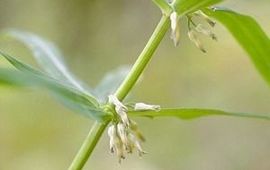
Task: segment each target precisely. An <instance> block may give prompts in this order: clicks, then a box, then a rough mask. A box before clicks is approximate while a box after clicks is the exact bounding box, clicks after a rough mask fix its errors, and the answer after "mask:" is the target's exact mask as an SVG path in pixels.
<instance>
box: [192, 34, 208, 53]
mask: <svg viewBox="0 0 270 170" xmlns="http://www.w3.org/2000/svg"><path fill="white" fill-rule="evenodd" d="M188 37H189V39H190V40H191V41H192V42H193V43H194V44H195V45H196V46H197V47H198V48H199V49H200V50H201V51H202V52H204V53H206V50H205V49H204V47H203V45H202V43H201V41H200V40H199V39H198V37H197V35H196V33H195V32H194V31H193V30H189V31H188Z"/></svg>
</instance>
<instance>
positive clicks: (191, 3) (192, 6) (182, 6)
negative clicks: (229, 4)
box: [172, 0, 223, 16]
mask: <svg viewBox="0 0 270 170" xmlns="http://www.w3.org/2000/svg"><path fill="white" fill-rule="evenodd" d="M222 1H223V0H175V1H174V2H173V4H172V6H173V8H174V10H175V11H176V12H177V13H178V15H180V16H183V15H186V14H188V13H191V12H195V11H197V10H200V9H202V8H204V7H209V6H211V5H215V4H217V3H220V2H222Z"/></svg>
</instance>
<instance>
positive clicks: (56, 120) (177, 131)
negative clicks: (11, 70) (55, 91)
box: [0, 0, 270, 170]
mask: <svg viewBox="0 0 270 170" xmlns="http://www.w3.org/2000/svg"><path fill="white" fill-rule="evenodd" d="M222 5H223V6H226V7H229V8H232V9H234V10H239V11H240V12H242V13H246V14H248V15H252V16H253V17H254V18H255V19H256V20H257V21H258V22H259V23H260V24H261V25H262V26H263V28H264V30H265V31H266V33H267V34H268V35H269V34H270V20H269V16H270V11H269V8H270V2H269V0H260V1H257V0H237V1H234V0H228V1H226V2H225V3H223V4H222ZM160 16H161V14H160V11H159V9H158V8H157V7H156V6H155V5H153V4H152V2H151V1H150V0H135V1H132V0H105V1H98V0H0V29H6V28H17V29H21V30H26V31H29V32H33V33H36V34H38V35H41V36H42V37H45V38H47V39H49V40H51V41H53V42H54V43H55V44H56V45H57V46H58V47H59V48H60V49H61V50H62V51H63V53H64V55H65V60H66V63H68V65H69V67H70V68H71V70H72V71H74V73H75V74H76V75H78V77H80V78H81V79H83V80H85V82H87V84H89V85H90V86H92V87H94V86H95V85H97V84H98V82H99V81H100V80H101V78H102V76H103V75H104V74H105V73H106V72H108V71H110V70H112V69H114V68H117V67H119V66H121V65H127V64H132V63H133V62H134V61H135V59H136V58H137V56H138V54H139V53H140V51H141V50H142V48H143V47H144V44H145V43H146V41H147V39H148V38H149V36H150V35H151V33H152V31H153V29H154V27H155V25H156V24H157V22H158V20H159V18H160ZM181 26H182V30H181V31H182V37H181V43H180V46H179V47H177V48H175V47H174V46H173V43H172V41H171V40H170V38H169V33H168V34H167V35H166V38H165V39H164V40H163V41H162V43H161V45H160V48H159V49H158V50H157V52H156V53H155V55H154V57H153V60H152V62H151V64H150V65H149V66H148V67H147V69H146V71H145V74H144V76H143V81H141V82H140V83H139V84H137V86H136V87H135V88H134V89H133V91H132V93H131V95H130V97H129V100H130V101H144V102H148V103H154V104H160V105H161V106H163V107H173V106H181V107H196V108H198V107H203V108H217V109H223V110H227V111H235V112H256V113H269V114H270V89H269V87H268V85H267V84H266V82H265V81H264V80H263V79H262V77H261V76H260V75H259V74H258V72H257V71H256V70H255V68H254V66H253V64H252V63H251V62H250V60H249V58H248V56H247V54H246V53H245V52H244V51H243V50H242V49H241V48H240V46H239V45H238V44H237V43H236V42H235V41H234V39H233V38H232V37H231V35H230V34H229V33H228V32H227V31H226V30H225V28H224V27H222V26H221V25H220V24H218V25H217V26H216V28H215V29H214V32H216V34H217V36H218V39H219V40H218V42H213V41H211V40H209V39H208V38H207V37H203V36H201V39H202V41H203V42H204V44H205V47H206V49H207V51H208V53H207V54H203V53H201V52H200V51H199V50H197V48H196V47H195V46H194V45H193V44H192V43H191V42H190V41H188V39H187V36H186V27H187V26H186V23H185V19H183V21H181ZM0 48H1V50H3V51H5V52H8V53H10V54H13V55H15V56H19V57H20V58H21V59H22V60H24V61H26V62H28V63H31V64H33V63H34V61H33V60H32V59H31V57H30V56H31V53H30V52H29V51H28V50H27V49H25V48H24V47H23V46H22V45H21V44H19V43H16V42H12V41H0ZM0 64H1V66H6V65H7V64H6V63H5V62H4V61H2V60H0ZM136 121H137V123H138V124H139V126H140V128H141V130H142V131H143V133H144V134H145V136H146V138H147V142H146V143H145V144H144V148H145V150H146V151H148V152H149V154H147V155H145V156H143V158H142V159H140V158H138V157H137V156H128V158H127V160H125V161H123V162H122V164H121V165H120V164H118V161H117V158H116V157H115V156H112V155H111V154H110V153H109V149H108V137H107V136H106V134H104V135H103V137H102V139H101V141H100V143H99V144H98V145H97V147H96V149H95V151H94V153H93V155H92V157H91V159H89V161H88V163H87V165H86V167H85V169H95V170H104V169H111V170H124V169H130V170H178V169H182V170H198V169H199V170H254V169H256V170H269V169H270V161H269V158H270V146H269V144H270V122H269V121H264V120H253V119H244V118H232V117H224V116H216V117H207V118H201V119H197V120H191V121H184V120H178V119H174V118H162V119H154V120H150V119H145V118H141V119H136ZM92 123H93V121H92V120H89V119H88V118H86V117H84V116H81V115H79V114H76V113H75V114H74V113H73V112H72V111H70V110H68V109H66V108H65V107H64V106H62V105H61V104H59V103H58V102H56V100H55V99H54V98H53V97H51V96H50V95H49V94H48V92H47V91H44V90H32V89H17V88H14V87H7V86H1V87H0V169H1V170H61V169H63V170H64V169H67V167H68V166H69V164H70V162H71V161H72V159H73V157H74V155H75V154H76V152H77V150H78V149H79V147H80V145H81V143H82V142H83V140H84V138H85V136H86V135H87V133H88V131H89V129H90V127H91V125H92Z"/></svg>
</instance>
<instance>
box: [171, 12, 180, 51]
mask: <svg viewBox="0 0 270 170" xmlns="http://www.w3.org/2000/svg"><path fill="white" fill-rule="evenodd" d="M170 20H171V30H172V33H171V39H172V40H173V42H174V45H175V46H177V45H178V44H179V41H180V25H179V22H178V21H179V17H178V15H177V13H176V12H173V13H172V14H171V15H170Z"/></svg>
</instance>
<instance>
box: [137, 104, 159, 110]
mask: <svg viewBox="0 0 270 170" xmlns="http://www.w3.org/2000/svg"><path fill="white" fill-rule="evenodd" d="M134 110H136V111H143V110H154V111H160V105H150V104H145V103H136V104H135V106H134Z"/></svg>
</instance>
